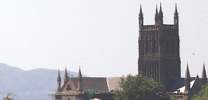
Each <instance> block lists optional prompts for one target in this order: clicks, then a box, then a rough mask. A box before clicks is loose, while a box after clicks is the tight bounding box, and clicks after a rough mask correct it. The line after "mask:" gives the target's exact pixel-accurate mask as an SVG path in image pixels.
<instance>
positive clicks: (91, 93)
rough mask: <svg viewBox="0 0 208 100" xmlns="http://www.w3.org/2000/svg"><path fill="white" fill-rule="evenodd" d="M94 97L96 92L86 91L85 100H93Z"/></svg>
mask: <svg viewBox="0 0 208 100" xmlns="http://www.w3.org/2000/svg"><path fill="white" fill-rule="evenodd" d="M94 95H95V91H94V90H87V91H84V100H91V99H92V98H93V96H94Z"/></svg>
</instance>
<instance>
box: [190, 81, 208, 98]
mask: <svg viewBox="0 0 208 100" xmlns="http://www.w3.org/2000/svg"><path fill="white" fill-rule="evenodd" d="M192 100H208V84H206V85H204V86H203V87H202V89H201V91H200V92H199V93H198V94H197V95H195V96H193V98H192Z"/></svg>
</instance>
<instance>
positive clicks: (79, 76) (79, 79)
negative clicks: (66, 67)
mask: <svg viewBox="0 0 208 100" xmlns="http://www.w3.org/2000/svg"><path fill="white" fill-rule="evenodd" d="M77 89H78V91H82V72H81V69H80V66H79V72H78V88H77Z"/></svg>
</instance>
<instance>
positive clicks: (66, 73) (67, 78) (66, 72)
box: [64, 67, 69, 83]
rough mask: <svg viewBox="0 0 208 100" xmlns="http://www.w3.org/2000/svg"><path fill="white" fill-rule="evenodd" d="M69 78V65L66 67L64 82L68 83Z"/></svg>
mask: <svg viewBox="0 0 208 100" xmlns="http://www.w3.org/2000/svg"><path fill="white" fill-rule="evenodd" d="M68 80H69V76H68V71H67V67H65V74H64V83H66V82H67V81H68Z"/></svg>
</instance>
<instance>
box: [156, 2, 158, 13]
mask: <svg viewBox="0 0 208 100" xmlns="http://www.w3.org/2000/svg"><path fill="white" fill-rule="evenodd" d="M156 14H158V9H157V4H156Z"/></svg>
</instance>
